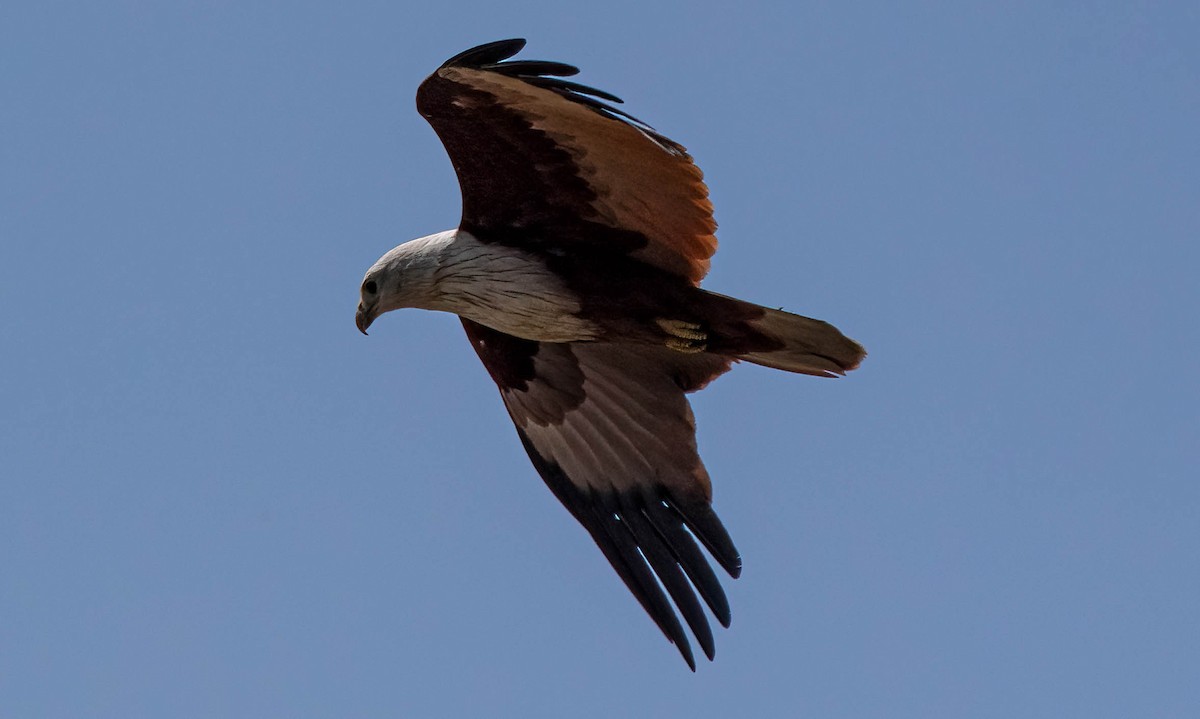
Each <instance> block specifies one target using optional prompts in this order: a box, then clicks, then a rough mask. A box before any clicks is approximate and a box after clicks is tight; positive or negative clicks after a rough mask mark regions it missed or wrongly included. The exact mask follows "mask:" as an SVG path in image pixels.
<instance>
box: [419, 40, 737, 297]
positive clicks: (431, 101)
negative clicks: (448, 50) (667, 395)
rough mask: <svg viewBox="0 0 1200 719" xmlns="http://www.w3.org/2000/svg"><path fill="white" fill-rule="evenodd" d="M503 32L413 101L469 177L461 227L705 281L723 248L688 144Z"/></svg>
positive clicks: (457, 61)
mask: <svg viewBox="0 0 1200 719" xmlns="http://www.w3.org/2000/svg"><path fill="white" fill-rule="evenodd" d="M524 45H525V41H524V40H501V41H499V42H493V43H489V44H487V45H481V46H479V47H476V48H473V49H471V50H467V51H466V52H464V53H461V54H459V55H457V56H455V57H453V58H451V59H449V60H447V61H446V62H445V63H444V64H443V65H442V66H441V67H440V68H438V70H437V72H435V73H433V74H432V75H430V76H429V78H428V79H426V80H425V81H424V82H423V83H421V87H420V89H419V90H418V91H417V110H418V111H419V112H420V113H421V115H423V116H424V117H425V119H426V120H428V121H429V123H430V124H431V125H433V129H434V130H435V131H436V132H437V134H438V136H439V137H440V138H441V140H442V143H443V144H444V145H445V146H446V151H447V153H449V155H450V161H451V162H452V163H453V164H454V170H455V172H457V173H458V181H459V184H460V185H461V186H462V195H463V217H462V223H461V224H462V227H463V229H465V230H467V231H468V232H470V233H472V234H474V235H476V236H477V237H479V238H480V239H483V240H485V241H499V242H513V243H516V244H540V245H542V246H544V247H546V248H547V249H551V248H554V247H557V248H563V247H575V248H578V247H579V246H580V245H579V243H585V244H587V245H589V246H590V247H592V248H594V249H597V250H599V251H608V252H620V253H625V254H629V255H632V256H633V257H635V258H637V259H639V260H641V261H643V262H646V263H649V264H651V265H654V266H656V267H658V268H660V269H664V270H666V271H668V272H672V273H674V274H677V275H680V276H682V277H686V278H687V279H689V280H691V281H692V282H699V281H700V278H702V277H703V276H704V275H705V273H707V272H708V266H709V258H710V257H712V255H713V253H714V252H716V249H717V239H716V237H715V236H714V234H713V233H714V232H715V231H716V223H715V222H714V221H713V217H712V203H711V202H709V201H708V188H706V187H705V186H704V180H703V175H702V174H701V172H700V170H699V168H697V167H696V165H695V164H693V162H692V158H691V157H690V156H689V155H688V154H687V152H686V151H685V150H684V148H683V147H682V146H680V145H678V144H677V143H675V142H672V141H671V140H669V139H667V138H665V137H663V136H662V135H660V134H658V133H656V132H655V131H654V130H652V129H651V128H650V127H649V126H647V125H646V124H644V123H642V122H640V121H639V120H637V119H635V118H633V117H632V116H630V115H627V114H625V113H623V112H621V111H620V110H618V109H616V108H614V107H612V106H611V105H609V104H606V103H605V102H603V100H608V101H610V102H621V100H620V99H618V98H616V97H614V96H612V95H609V94H608V93H605V92H602V91H600V90H596V89H593V88H590V87H586V86H583V85H579V84H576V83H573V82H569V81H567V80H562V79H559V77H556V76H563V75H574V74H575V73H577V72H579V71H578V70H577V69H576V68H574V67H571V66H570V65H564V64H562V63H557V62H543V61H533V60H514V61H509V62H502V61H503V60H505V59H507V58H509V57H512V56H513V55H515V54H516V53H517V52H519V51H520V50H521V48H522V47H524Z"/></svg>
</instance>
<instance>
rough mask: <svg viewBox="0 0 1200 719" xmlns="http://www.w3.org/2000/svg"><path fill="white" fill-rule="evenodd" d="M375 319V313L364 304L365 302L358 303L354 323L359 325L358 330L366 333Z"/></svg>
mask: <svg viewBox="0 0 1200 719" xmlns="http://www.w3.org/2000/svg"><path fill="white" fill-rule="evenodd" d="M374 321H375V313H374V312H372V311H371V310H369V309H367V308H366V307H364V306H363V303H361V302H359V303H358V310H357V311H356V312H355V313H354V324H355V325H357V326H358V331H359V332H362V333H363V334H364V335H365V334H366V333H367V328H368V327H370V326H371V323H372V322H374Z"/></svg>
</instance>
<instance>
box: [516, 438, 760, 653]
mask: <svg viewBox="0 0 1200 719" xmlns="http://www.w3.org/2000/svg"><path fill="white" fill-rule="evenodd" d="M517 435H518V437H520V439H521V443H522V444H523V445H524V446H525V450H526V452H528V453H529V458H530V460H531V461H532V462H533V465H534V467H535V468H536V469H537V470H538V474H540V475H541V476H542V479H543V480H545V482H546V485H547V486H548V487H549V488H550V490H551V491H552V492H553V493H554V495H555V496H556V497H558V500H559V501H560V502H562V503H563V505H564V506H565V507H566V508H567V510H568V511H570V512H571V514H572V515H574V517H575V518H576V519H577V520H578V521H579V522H580V524H582V525H583V526H584V528H585V529H587V531H588V533H589V534H590V535H591V536H592V539H593V541H595V543H596V545H597V546H598V547H599V548H600V551H601V552H603V553H604V556H605V558H606V559H608V562H609V564H611V565H612V567H613V569H614V570H616V572H617V575H618V576H619V577H620V578H621V581H623V582H624V583H625V586H626V587H628V588H629V591H630V592H631V593H632V594H633V596H634V597H635V598H636V599H637V601H638V603H639V604H641V605H642V608H643V609H645V611H646V613H647V614H649V615H650V618H651V619H652V620H653V621H654V623H655V624H656V625H657V626H658V628H659V629H660V630H661V631H662V632H663V634H664V635H666V637H667V640H668V641H670V642H671V643H672V644H674V645H675V647H676V648H677V649H678V650H679V653H680V655H682V656H683V659H684V661H686V662H687V664H688V667H689V668H691V670H692V671H695V670H696V661H695V657H694V656H693V654H692V648H691V645H690V643H689V642H688V637H687V633H686V632H685V631H684V629H683V626H682V624H681V623H680V621H679V615H677V614H676V613H675V610H676V609H678V610H679V612H680V614H682V615H683V618H684V620H685V621H686V623H687V625H688V627H690V628H691V630H692V633H693V634H694V635H695V637H696V641H697V642H698V643H699V644H700V647H701V649H702V650H703V651H704V655H705V656H706V657H708V658H709V659H710V660H711V659H712V658H713V657H714V656H715V654H716V646H715V641H714V639H713V635H712V629H711V627H710V626H709V624H708V621H707V619H706V618H705V615H704V611H703V609H702V608H701V606H700V603H699V601H698V600H697V599H696V593H698V594H699V595H700V597H701V598H702V599H703V600H704V602H705V604H707V605H708V607H709V609H711V610H712V613H713V616H714V617H716V619H717V621H718V622H720V623H721V625H722V626H725V627H728V626H729V622H730V612H729V602H728V600H727V599H726V597H725V592H724V590H723V589H722V588H721V584H720V582H719V581H718V580H717V576H716V574H715V573H714V572H713V570H712V567H710V566H709V564H708V562H707V561H706V559H705V557H704V555H703V553H702V552H701V551H700V547H699V546H697V544H696V540H697V539H698V540H700V542H702V543H703V544H704V546H705V547H707V548H708V550H709V553H710V554H712V556H713V557H714V559H715V560H716V561H717V562H718V563H719V564H720V565H721V566H722V567H723V568H724V569H725V570H726V571H728V572H729V573H730V574H731V575H733V576H734V577H736V576H737V574H738V572H739V570H740V567H741V559H740V558H739V557H738V553H737V549H736V548H734V546H733V542H732V540H730V538H729V534H728V532H726V531H725V527H724V526H723V525H722V524H721V520H720V519H718V518H717V515H716V514H715V513H714V512H713V511H712V509H711V508H710V507H709V506H708V504H707V502H706V501H705V500H703V499H701V498H694V499H686V500H685V499H681V498H678V497H675V496H673V495H672V493H671V492H669V491H668V490H667V489H666V488H663V487H659V488H656V489H649V490H647V491H645V492H635V493H618V492H596V491H591V490H585V489H581V488H580V487H578V486H576V485H575V484H574V483H573V482H571V480H570V478H569V477H567V476H566V475H565V474H564V473H563V471H562V468H561V467H559V466H558V465H557V464H556V463H554V462H552V461H550V460H547V459H546V458H545V457H543V456H542V455H541V454H540V453H539V452H538V451H537V449H536V448H535V447H534V446H533V443H532V442H531V441H530V440H529V437H528V435H526V434H525V432H524V431H522V430H521V429H520V427H519V426H518V428H517ZM664 590H665V591H664ZM668 595H669V596H670V599H668ZM672 601H673V602H674V606H672Z"/></svg>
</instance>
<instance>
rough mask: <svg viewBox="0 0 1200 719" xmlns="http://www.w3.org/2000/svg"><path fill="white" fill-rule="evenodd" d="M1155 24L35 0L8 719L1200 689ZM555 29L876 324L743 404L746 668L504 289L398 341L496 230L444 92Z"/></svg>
mask: <svg viewBox="0 0 1200 719" xmlns="http://www.w3.org/2000/svg"><path fill="white" fill-rule="evenodd" d="M1117 5H1118V3H1092V2H1080V3H1073V2H1063V3H1040V2H1029V3H995V4H993V5H992V6H989V7H979V6H970V7H969V6H968V4H965V3H958V2H945V3H918V4H913V3H876V4H870V3H867V4H852V3H802V2H787V3H782V2H780V3H755V2H738V3H733V2H722V3H695V2H687V3H683V2H676V3H654V2H647V1H646V0H639V1H638V2H625V1H619V2H589V3H549V2H544V1H543V2H525V1H524V0H508V1H507V2H474V1H470V0H463V1H460V2H453V3H436V2H425V3H390V2H374V3H246V2H226V3H215V2H214V3H207V2H205V3H201V2H176V3H156V2H144V3H124V2H109V3H91V2H87V3H82V2H81V3H74V4H72V3H57V2H36V3H34V2H15V3H14V2H6V3H4V4H3V6H2V7H0V137H2V139H0V370H2V371H0V716H3V717H13V718H17V717H21V718H27V717H28V718H32V717H55V718H57V717H89V718H90V719H99V718H106V717H114V718H115V717H120V718H122V719H135V718H139V717H153V718H155V719H162V718H163V717H255V718H261V717H289V718H304V717H370V716H399V717H481V716H516V717H567V716H570V717H601V716H603V717H613V716H696V717H733V716H744V717H773V716H778V717H792V716H804V717H881V716H887V717H921V718H928V717H943V716H944V717H956V718H957V717H997V718H1004V719H1010V718H1012V717H1022V718H1023V719H1028V718H1031V717H1055V718H1058V717H1066V716H1078V717H1088V718H1089V719H1091V718H1094V717H1185V716H1197V715H1200V681H1198V680H1197V677H1200V619H1198V617H1200V612H1198V609H1200V607H1198V604H1200V570H1198V567H1197V555H1198V550H1200V484H1198V481H1197V478H1198V477H1200V472H1197V467H1198V465H1200V378H1198V373H1197V355H1198V354H1200V322H1198V321H1197V314H1198V310H1200V291H1198V290H1197V277H1198V275H1200V250H1198V249H1197V243H1198V240H1200V170H1198V167H1200V131H1198V128H1200V82H1198V81H1197V78H1198V77H1200V43H1198V42H1197V37H1200V9H1198V6H1197V5H1196V4H1195V3H1191V2H1181V3H1129V4H1122V5H1128V6H1129V7H1126V8H1125V9H1116V6H1117ZM1135 6H1136V7H1135ZM1104 7H1107V9H1101V8H1104ZM512 36H524V37H528V38H529V39H530V46H529V48H528V49H527V51H526V53H525V54H526V56H528V57H536V58H542V59H553V60H562V61H567V62H571V63H574V64H577V65H579V66H581V67H582V68H583V70H584V74H583V75H582V76H581V77H580V78H579V79H580V80H581V81H583V82H585V83H587V84H591V85H594V86H597V87H600V88H603V89H606V90H609V91H611V92H614V93H616V94H618V95H620V96H622V97H624V98H625V100H626V101H627V108H628V109H629V110H630V111H631V112H633V113H634V114H635V115H637V116H639V117H641V118H643V119H644V120H646V121H648V122H650V123H651V124H653V125H654V126H656V127H657V128H658V129H659V130H661V131H662V132H664V133H666V134H667V135H669V136H671V137H673V138H674V139H677V140H678V141H680V142H682V143H683V144H685V145H687V146H688V148H689V149H690V150H691V151H692V152H693V154H694V155H695V157H696V158H697V160H698V162H699V163H700V165H701V167H703V168H704V170H705V172H706V174H707V177H708V179H709V184H710V187H711V191H712V197H713V200H714V202H715V203H716V208H717V219H718V221H719V222H720V223H721V230H720V233H719V236H720V238H721V241H722V245H721V250H720V252H718V254H717V256H716V258H715V263H714V269H713V272H712V274H711V275H710V276H709V279H708V280H707V282H706V286H707V287H710V288H712V289H715V290H717V291H720V292H723V293H726V294H733V295H738V296H742V297H745V298H747V299H752V300H755V301H758V302H761V303H764V304H769V305H772V306H784V307H786V308H787V309H791V310H795V311H798V312H800V313H802V314H807V315H811V316H816V317H820V318H823V319H827V320H830V321H832V322H835V323H836V324H837V325H838V326H840V327H841V328H842V329H843V330H845V331H846V333H847V334H849V335H850V336H852V337H855V338H856V339H858V340H860V341H861V342H863V344H865V345H866V347H867V349H868V350H869V351H870V356H869V357H868V359H867V361H866V363H865V364H864V365H863V367H862V369H860V370H859V371H857V372H855V373H853V374H852V375H851V376H850V377H848V378H846V379H840V380H818V379H814V378H808V377H800V376H793V375H787V374H784V373H780V372H772V371H769V370H766V369H762V368H759V367H753V366H742V367H738V368H735V370H734V371H733V372H732V373H731V374H729V375H728V376H726V377H724V378H722V379H721V380H720V381H718V382H717V383H715V384H714V385H713V386H712V387H710V388H709V389H707V390H706V391H705V392H703V393H701V394H699V395H697V396H695V398H694V401H693V404H694V406H695V409H696V413H697V416H698V421H699V441H700V447H701V451H702V453H703V455H704V457H705V460H706V462H707V464H708V467H709V470H710V471H711V473H712V475H713V477H714V483H715V493H716V496H715V503H716V508H717V511H718V512H719V513H720V515H721V517H722V518H723V520H724V522H725V524H726V525H727V527H728V528H729V530H730V532H731V534H732V536H733V537H734V539H735V541H736V542H737V544H738V547H739V549H740V550H741V552H742V554H743V558H744V562H745V571H744V573H743V576H742V578H741V579H739V580H737V581H727V582H726V587H727V590H728V592H729V595H730V601H731V603H732V606H733V616H734V618H733V626H732V628H731V629H729V630H719V631H718V632H717V660H716V662H715V663H712V664H710V663H707V662H702V664H701V666H700V667H699V672H698V673H697V674H692V673H691V672H689V671H687V669H686V667H685V665H684V664H683V662H682V661H680V659H679V656H678V655H677V654H676V652H675V650H674V648H672V647H671V646H670V645H669V644H668V643H667V642H666V640H665V639H664V638H663V637H662V635H661V634H659V632H658V631H657V630H656V629H655V627H654V625H653V624H652V623H651V621H650V619H649V618H648V617H646V616H645V615H644V613H643V612H642V610H641V608H640V607H639V606H638V605H637V603H636V602H635V601H634V599H633V598H632V597H631V596H630V595H629V594H628V592H627V591H626V589H625V588H624V586H623V585H622V584H621V582H620V581H619V580H618V578H617V576H616V574H615V573H614V572H613V571H612V569H611V568H610V567H609V566H608V565H607V563H606V562H605V561H604V559H603V557H602V556H601V554H600V552H599V551H598V550H597V549H596V547H595V546H594V545H593V544H592V542H591V540H590V539H589V538H588V537H587V535H586V534H585V532H584V531H583V530H582V529H581V528H580V527H579V526H577V525H576V524H575V522H574V521H573V520H572V519H571V518H570V516H569V515H568V514H567V512H566V511H565V510H563V509H562V508H561V506H559V505H558V503H557V502H556V500H555V499H554V498H553V496H552V495H551V494H550V493H549V491H547V490H546V488H545V487H544V485H543V484H542V482H541V480H540V479H539V478H538V477H537V476H536V474H535V472H534V470H533V468H532V466H531V465H530V464H529V462H528V461H527V460H526V458H525V456H524V453H523V451H522V450H521V448H520V446H519V444H518V442H517V438H516V436H515V433H514V431H513V429H512V426H511V424H510V423H509V421H508V419H507V416H506V415H505V412H504V410H503V408H502V406H501V404H500V401H499V397H498V396H497V393H496V391H495V388H494V386H493V385H492V384H491V381H490V380H489V379H488V377H487V375H486V374H485V372H484V370H483V369H482V366H481V365H479V363H478V361H477V359H476V358H475V356H474V353H473V352H472V351H471V349H470V347H469V346H468V344H467V343H466V341H465V339H464V338H463V336H462V331H461V328H460V327H459V325H458V322H457V320H455V319H454V318H453V317H450V316H448V315H434V314H429V313H419V312H415V311H410V312H405V313H395V314H392V315H388V316H386V317H384V318H383V319H382V320H380V321H379V322H377V323H376V325H375V326H374V327H373V328H372V333H371V336H370V337H369V338H365V337H362V336H361V335H359V334H358V332H357V331H356V330H355V327H354V322H353V314H354V305H355V302H356V300H357V289H358V284H359V281H360V279H361V277H362V274H363V272H364V271H365V270H366V268H367V267H368V266H370V264H371V263H372V262H373V261H374V260H375V259H376V258H377V257H378V256H379V255H380V254H382V253H383V252H384V251H386V250H387V249H389V248H391V247H392V246H393V245H396V244H398V243H399V242H401V241H404V240H407V239H409V238H412V237H415V236H419V235H424V234H428V233H430V232H434V231H438V230H442V229H446V228H449V227H451V226H453V225H455V224H456V223H457V220H458V212H459V196H458V189H457V183H456V181H455V179H454V176H453V172H452V170H451V168H450V164H449V162H448V161H447V159H446V157H445V156H444V154H443V151H442V148H441V146H440V144H439V143H438V141H437V139H436V137H435V136H434V134H433V132H432V130H431V129H430V128H429V127H428V126H427V125H426V124H425V123H424V121H423V120H421V118H420V117H419V116H418V115H417V114H416V112H415V111H414V109H413V94H414V91H415V89H416V87H417V84H418V83H419V82H420V81H421V79H422V78H423V77H424V76H425V75H426V74H428V73H429V72H430V71H431V70H432V69H433V68H435V67H436V66H437V65H438V64H439V63H440V62H441V61H442V60H444V59H445V58H447V57H449V56H450V55H452V54H454V53H456V52H458V51H460V50H462V49H465V48H467V47H469V46H472V45H474V44H477V43H480V42H484V41H489V40H494V39H499V38H504V37H512Z"/></svg>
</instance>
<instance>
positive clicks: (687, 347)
mask: <svg viewBox="0 0 1200 719" xmlns="http://www.w3.org/2000/svg"><path fill="white" fill-rule="evenodd" d="M654 322H655V324H657V325H658V326H659V327H661V328H662V331H663V332H666V333H667V340H666V345H667V346H668V347H670V348H671V349H673V350H676V351H677V352H686V353H688V354H694V353H697V352H703V351H704V350H706V349H708V333H707V332H705V331H704V329H703V328H702V327H701V326H700V325H698V324H696V323H695V322H686V321H684V320H669V319H665V318H663V317H659V318H658V319H656V320H654Z"/></svg>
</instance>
